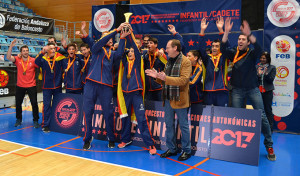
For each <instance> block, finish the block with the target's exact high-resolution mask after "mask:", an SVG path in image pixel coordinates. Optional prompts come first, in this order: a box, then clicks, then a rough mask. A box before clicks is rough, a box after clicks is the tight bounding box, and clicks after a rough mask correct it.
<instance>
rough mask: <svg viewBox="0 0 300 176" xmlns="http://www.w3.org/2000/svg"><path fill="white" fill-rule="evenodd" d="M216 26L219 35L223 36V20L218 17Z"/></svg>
mask: <svg viewBox="0 0 300 176" xmlns="http://www.w3.org/2000/svg"><path fill="white" fill-rule="evenodd" d="M216 26H217V28H218V30H219V34H223V33H224V30H223V26H224V19H223V17H222V16H220V17H218V19H217V21H216Z"/></svg>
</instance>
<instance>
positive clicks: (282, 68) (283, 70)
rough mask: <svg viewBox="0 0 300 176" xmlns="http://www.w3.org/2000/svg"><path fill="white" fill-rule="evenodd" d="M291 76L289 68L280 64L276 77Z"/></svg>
mask: <svg viewBox="0 0 300 176" xmlns="http://www.w3.org/2000/svg"><path fill="white" fill-rule="evenodd" d="M287 76H289V69H288V68H287V67H285V66H279V67H277V69H276V77H277V78H281V79H282V78H286V77H287Z"/></svg>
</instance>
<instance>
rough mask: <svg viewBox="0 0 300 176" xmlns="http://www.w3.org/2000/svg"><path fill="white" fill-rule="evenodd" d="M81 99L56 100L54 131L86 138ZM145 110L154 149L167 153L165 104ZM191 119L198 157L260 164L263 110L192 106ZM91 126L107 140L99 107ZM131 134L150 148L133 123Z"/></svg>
mask: <svg viewBox="0 0 300 176" xmlns="http://www.w3.org/2000/svg"><path fill="white" fill-rule="evenodd" d="M81 96H82V95H73V94H59V95H58V96H56V97H55V98H54V102H53V106H52V114H53V118H52V119H51V124H50V129H51V130H52V131H57V132H61V133H67V134H73V135H80V136H84V130H85V128H84V121H83V118H82V115H81V114H82V112H81V110H82V104H81V102H82V97H81ZM115 105H116V103H115ZM115 107H116V106H115ZM145 107H146V111H145V115H146V116H147V118H148V123H149V127H150V130H151V133H152V136H153V139H154V140H155V146H156V147H157V149H160V150H166V149H167V147H166V124H165V120H164V116H165V113H164V108H163V107H162V102H151V101H150V102H146V103H145ZM114 114H115V116H114V119H115V136H116V142H120V134H121V130H122V129H121V128H122V126H121V119H120V117H119V114H118V109H117V108H115V113H114ZM188 117H189V123H190V129H191V144H192V153H193V154H194V155H195V156H201V157H210V158H214V159H219V160H225V161H231V162H238V163H244V164H249V165H256V166H257V165H258V158H259V145H260V129H261V113H260V111H257V110H247V109H238V108H222V107H212V106H202V105H192V107H191V109H190V112H189V116H188ZM176 118H177V117H176ZM92 123H93V124H92V127H93V130H92V134H93V136H94V137H95V138H96V139H101V140H107V132H106V130H105V122H104V118H103V115H102V107H101V105H100V104H96V105H95V112H94V116H93V121H92ZM131 133H132V140H133V145H137V146H141V147H148V146H145V144H144V143H143V139H142V137H141V134H140V132H139V130H138V128H137V124H134V123H133V124H132V128H131ZM176 133H177V134H176V139H177V143H178V148H180V147H181V144H180V137H181V131H180V129H179V128H177V130H176ZM79 147H81V146H79ZM236 156H239V157H236ZM240 156H243V157H240Z"/></svg>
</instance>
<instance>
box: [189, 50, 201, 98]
mask: <svg viewBox="0 0 300 176" xmlns="http://www.w3.org/2000/svg"><path fill="white" fill-rule="evenodd" d="M187 58H188V59H189V60H190V61H191V63H192V76H191V77H190V98H191V103H194V104H196V103H197V104H202V103H203V91H202V88H203V85H202V82H201V81H202V74H203V68H202V57H201V53H200V52H199V51H197V50H190V51H189V52H188V53H187Z"/></svg>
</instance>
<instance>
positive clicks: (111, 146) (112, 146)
mask: <svg viewBox="0 0 300 176" xmlns="http://www.w3.org/2000/svg"><path fill="white" fill-rule="evenodd" d="M115 146H116V145H115V142H114V141H108V148H115Z"/></svg>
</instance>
